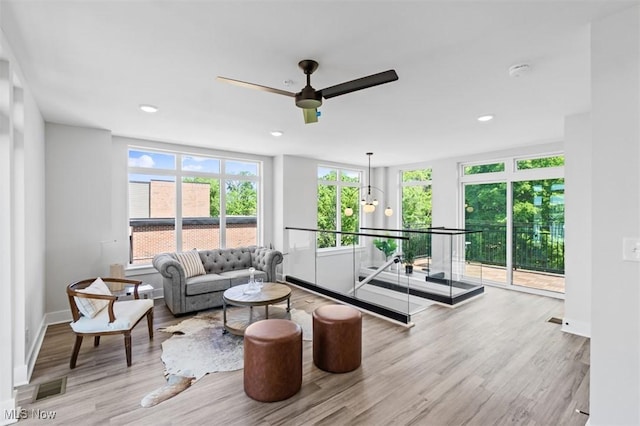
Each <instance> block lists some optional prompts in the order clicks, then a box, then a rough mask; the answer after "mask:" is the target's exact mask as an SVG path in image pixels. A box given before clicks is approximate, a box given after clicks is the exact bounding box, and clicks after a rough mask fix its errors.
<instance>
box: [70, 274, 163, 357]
mask: <svg viewBox="0 0 640 426" xmlns="http://www.w3.org/2000/svg"><path fill="white" fill-rule="evenodd" d="M105 282H106V283H122V284H125V285H133V286H134V290H133V293H134V299H133V300H123V301H117V300H116V299H117V297H116V296H114V295H113V294H111V292H110V291H109V288H108V287H107V286H106V284H105ZM140 284H142V281H137V280H127V279H121V278H103V279H100V278H90V279H86V280H82V281H78V282H75V283H73V284H69V286H68V287H67V295H68V297H69V306H70V307H71V314H72V315H73V322H72V323H71V324H70V325H71V328H72V329H73V332H74V333H75V335H76V342H75V344H74V345H73V352H72V354H71V362H70V363H69V366H70V367H71V368H75V367H76V361H77V360H78V353H79V352H80V346H81V345H82V338H83V337H85V336H93V338H94V340H93V345H94V346H98V345H99V344H100V336H104V335H109V334H123V335H124V350H125V352H126V355H127V366H128V367H130V366H131V330H133V328H134V327H135V326H136V325H137V324H138V323H139V322H140V320H142V318H143V317H144V316H146V317H147V326H148V327H149V339H153V300H152V299H140V298H139V296H138V286H139V285H140Z"/></svg>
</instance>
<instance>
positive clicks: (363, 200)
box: [360, 198, 367, 206]
mask: <svg viewBox="0 0 640 426" xmlns="http://www.w3.org/2000/svg"><path fill="white" fill-rule="evenodd" d="M365 204H367V201H366V200H365V199H364V198H363V199H362V200H360V205H361V206H364V205H365Z"/></svg>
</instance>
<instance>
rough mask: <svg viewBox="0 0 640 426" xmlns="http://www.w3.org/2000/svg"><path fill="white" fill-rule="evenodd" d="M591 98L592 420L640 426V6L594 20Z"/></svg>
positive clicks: (602, 423)
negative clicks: (639, 246) (633, 247)
mask: <svg viewBox="0 0 640 426" xmlns="http://www.w3.org/2000/svg"><path fill="white" fill-rule="evenodd" d="M591 95H592V115H591V119H592V129H593V150H592V158H593V168H592V174H591V176H592V179H591V184H592V185H593V187H592V188H593V190H592V227H591V235H592V239H591V246H592V255H591V262H590V267H591V272H592V280H593V284H592V293H591V296H592V306H591V390H590V410H589V411H590V413H591V416H590V419H589V421H590V424H591V426H599V425H638V424H640V263H637V262H629V261H623V260H622V242H623V238H625V237H634V238H640V6H634V7H633V8H630V9H627V10H624V11H623V12H620V13H617V14H614V15H612V16H610V17H607V18H604V19H601V20H599V21H596V22H593V24H592V29H591ZM585 243H588V242H587V241H585ZM585 263H586V262H585Z"/></svg>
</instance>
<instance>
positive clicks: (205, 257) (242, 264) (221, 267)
mask: <svg viewBox="0 0 640 426" xmlns="http://www.w3.org/2000/svg"><path fill="white" fill-rule="evenodd" d="M252 250H255V247H239V248H228V249H216V250H203V251H201V252H200V257H201V259H202V263H203V264H204V269H205V271H206V273H207V274H219V273H221V272H226V271H235V270H238V269H247V268H251V266H252V265H251V251H252Z"/></svg>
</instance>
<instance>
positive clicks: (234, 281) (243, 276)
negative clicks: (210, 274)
mask: <svg viewBox="0 0 640 426" xmlns="http://www.w3.org/2000/svg"><path fill="white" fill-rule="evenodd" d="M220 276H221V277H224V278H228V279H229V281H230V282H231V286H232V287H233V286H236V285H240V284H247V283H248V282H249V277H250V276H251V273H250V272H249V269H240V270H237V271H227V272H221V273H220ZM253 276H254V278H262V279H264V280H266V279H267V273H266V272H263V271H258V270H256V271H255V272H254V274H253Z"/></svg>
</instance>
